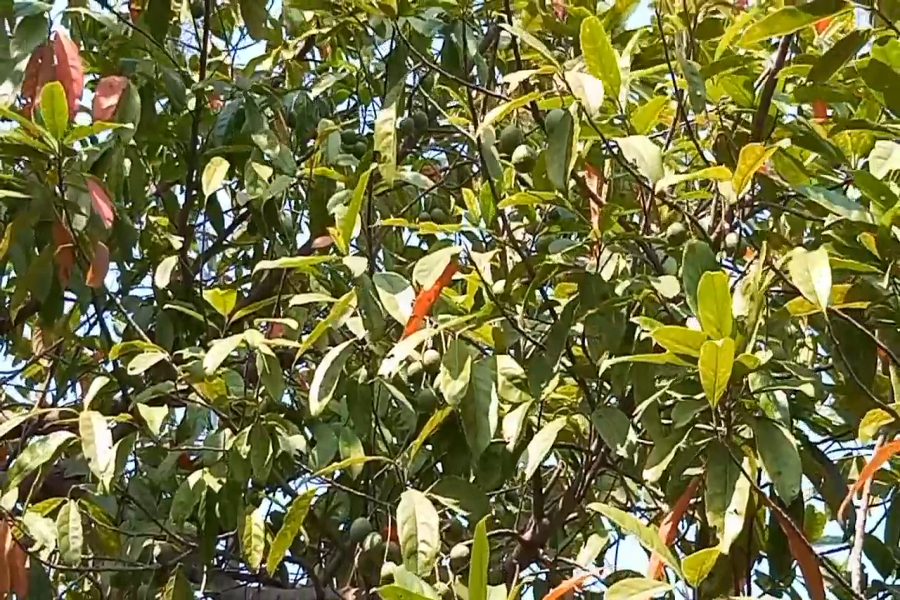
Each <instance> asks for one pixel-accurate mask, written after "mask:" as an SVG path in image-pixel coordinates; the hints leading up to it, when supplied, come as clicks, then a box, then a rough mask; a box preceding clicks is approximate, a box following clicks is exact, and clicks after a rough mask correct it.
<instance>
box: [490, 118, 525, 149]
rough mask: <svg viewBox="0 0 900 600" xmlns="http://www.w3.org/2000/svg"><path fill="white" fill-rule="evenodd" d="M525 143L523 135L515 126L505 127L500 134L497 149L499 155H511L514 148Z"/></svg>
mask: <svg viewBox="0 0 900 600" xmlns="http://www.w3.org/2000/svg"><path fill="white" fill-rule="evenodd" d="M524 143H525V134H524V133H522V130H521V129H519V128H518V127H517V126H516V125H512V124H510V125H507V126H506V127H504V128H503V131H501V132H500V140H499V143H498V144H497V149H498V150H500V153H501V154H512V153H513V152H515V150H516V148H518V147H519V146H521V145H522V144H524Z"/></svg>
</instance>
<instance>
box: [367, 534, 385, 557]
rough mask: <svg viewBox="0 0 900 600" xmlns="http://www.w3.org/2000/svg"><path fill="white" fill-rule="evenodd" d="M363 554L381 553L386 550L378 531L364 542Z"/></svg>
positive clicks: (368, 536)
mask: <svg viewBox="0 0 900 600" xmlns="http://www.w3.org/2000/svg"><path fill="white" fill-rule="evenodd" d="M362 548H363V552H381V551H382V550H383V549H384V539H383V538H382V537H381V534H380V533H378V532H377V531H373V532H371V533H369V535H367V536H366V537H365V539H364V540H363V545H362Z"/></svg>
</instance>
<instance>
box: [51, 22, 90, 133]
mask: <svg viewBox="0 0 900 600" xmlns="http://www.w3.org/2000/svg"><path fill="white" fill-rule="evenodd" d="M53 52H54V54H55V56H56V78H57V80H58V81H59V82H60V83H61V84H62V87H63V89H64V90H65V93H66V104H67V105H68V107H69V117H70V118H72V117H74V116H75V113H76V112H77V111H78V102H79V101H80V100H81V94H82V92H83V91H84V65H83V64H82V63H81V51H80V50H79V49H78V46H77V45H76V44H75V42H73V41H72V40H71V39H69V36H68V35H66V33H65V32H64V31H62V30H61V29H58V30H57V31H56V33H55V35H54V38H53Z"/></svg>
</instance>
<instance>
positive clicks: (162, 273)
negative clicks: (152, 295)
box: [153, 254, 178, 290]
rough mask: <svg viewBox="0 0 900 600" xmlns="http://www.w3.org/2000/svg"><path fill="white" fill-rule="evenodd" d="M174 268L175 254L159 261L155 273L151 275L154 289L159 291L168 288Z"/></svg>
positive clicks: (176, 263)
mask: <svg viewBox="0 0 900 600" xmlns="http://www.w3.org/2000/svg"><path fill="white" fill-rule="evenodd" d="M176 266H178V255H177V254H173V255H172V256H168V257H166V258H164V259H163V260H161V261H160V263H159V265H157V267H156V272H155V273H154V275H153V283H154V284H155V285H156V287H158V288H159V289H161V290H164V289H166V288H167V287H169V282H171V281H172V271H174V270H175V267H176Z"/></svg>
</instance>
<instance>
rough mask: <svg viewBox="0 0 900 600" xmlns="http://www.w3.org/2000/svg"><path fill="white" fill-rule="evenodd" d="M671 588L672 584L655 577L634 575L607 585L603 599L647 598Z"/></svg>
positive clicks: (634, 599) (631, 599) (637, 599)
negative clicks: (648, 577) (647, 577)
mask: <svg viewBox="0 0 900 600" xmlns="http://www.w3.org/2000/svg"><path fill="white" fill-rule="evenodd" d="M671 589H672V584H670V583H668V582H665V581H656V580H655V579H644V578H640V577H635V578H631V579H622V580H621V581H617V582H616V583H614V584H612V585H611V586H609V588H608V589H607V590H606V593H605V594H604V595H603V598H604V600H647V599H649V598H653V597H654V596H659V595H660V594H664V593H666V592H668V591H670V590H671Z"/></svg>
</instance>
